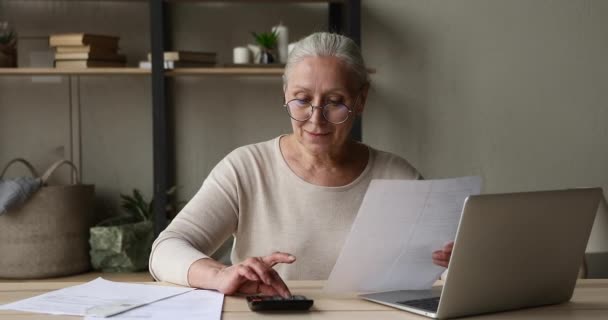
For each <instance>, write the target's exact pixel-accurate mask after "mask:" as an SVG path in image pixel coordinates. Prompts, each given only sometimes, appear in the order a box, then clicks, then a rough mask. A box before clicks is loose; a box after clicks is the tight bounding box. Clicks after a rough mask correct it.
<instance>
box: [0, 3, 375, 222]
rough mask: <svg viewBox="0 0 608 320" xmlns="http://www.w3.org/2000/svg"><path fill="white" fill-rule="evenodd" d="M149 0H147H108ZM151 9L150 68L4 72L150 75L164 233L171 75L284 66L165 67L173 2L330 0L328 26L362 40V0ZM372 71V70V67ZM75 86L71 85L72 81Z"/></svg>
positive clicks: (170, 179) (170, 165) (158, 215)
mask: <svg viewBox="0 0 608 320" xmlns="http://www.w3.org/2000/svg"><path fill="white" fill-rule="evenodd" d="M109 1H142V2H143V1H146V0H109ZM147 2H148V5H149V10H150V17H149V23H150V51H151V55H152V57H151V60H152V68H151V69H140V68H92V69H56V68H0V76H67V77H69V78H70V81H71V78H72V77H75V78H76V79H77V80H78V79H79V77H80V76H132V75H135V76H150V77H151V86H152V88H151V89H152V112H153V119H152V127H153V177H154V178H153V180H154V182H153V183H154V186H153V193H154V195H153V196H154V205H155V206H154V214H155V223H156V225H155V233H156V234H158V233H160V232H161V231H162V230H163V229H164V228H165V227H166V225H167V218H166V214H165V208H166V207H167V204H168V203H169V202H170V199H169V197H168V196H167V194H166V191H167V190H169V189H170V188H171V187H172V186H174V185H175V165H174V161H175V160H174V158H175V150H174V141H173V140H172V136H173V133H172V132H171V126H170V123H169V122H170V116H169V115H170V114H171V110H172V109H171V107H172V104H171V99H170V98H169V97H170V94H171V92H170V90H169V86H168V85H167V82H168V79H170V78H175V77H182V76H187V77H191V76H265V77H280V76H281V75H282V74H283V68H280V67H270V68H268V67H260V68H255V67H246V68H245V67H213V68H181V69H174V70H164V69H163V61H162V60H163V58H162V56H163V52H164V51H167V50H171V49H174V48H173V47H172V41H171V37H170V35H171V32H170V30H171V23H170V21H169V17H168V12H169V6H171V5H172V4H173V3H189V2H235V3H238V2H242V3H273V2H276V3H278V2H280V3H327V6H328V26H329V31H333V32H338V33H342V34H345V35H347V36H349V37H350V38H351V39H353V40H354V41H355V42H357V43H358V44H359V45H361V36H360V35H361V31H360V20H361V19H360V10H361V1H360V0H148V1H147ZM370 72H372V73H373V70H370ZM70 85H71V84H70ZM352 135H353V137H354V138H355V139H358V140H360V139H361V123H360V121H358V122H357V123H355V126H354V128H353V134H352Z"/></svg>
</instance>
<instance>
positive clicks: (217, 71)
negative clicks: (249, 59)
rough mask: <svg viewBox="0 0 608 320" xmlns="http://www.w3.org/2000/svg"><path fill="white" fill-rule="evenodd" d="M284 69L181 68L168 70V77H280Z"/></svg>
mask: <svg viewBox="0 0 608 320" xmlns="http://www.w3.org/2000/svg"><path fill="white" fill-rule="evenodd" d="M282 74H283V68H179V69H173V70H167V71H166V75H168V76H180V75H254V76H264V75H269V76H273V75H275V76H280V75H282Z"/></svg>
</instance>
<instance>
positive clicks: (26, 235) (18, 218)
mask: <svg viewBox="0 0 608 320" xmlns="http://www.w3.org/2000/svg"><path fill="white" fill-rule="evenodd" d="M16 162H21V163H23V164H25V165H26V166H27V167H28V168H29V169H30V171H31V172H32V175H33V176H37V175H36V172H35V170H34V169H33V167H32V166H31V165H30V164H29V163H28V162H27V161H25V160H23V159H15V160H13V161H11V162H9V163H8V164H7V166H6V167H5V168H4V171H3V172H2V174H0V178H1V177H2V176H3V175H4V172H5V171H6V169H8V167H9V166H10V165H11V164H13V163H16ZM64 164H67V165H69V166H70V167H71V168H72V169H73V170H74V173H75V176H76V184H73V185H53V186H47V185H46V181H47V180H48V178H49V177H50V176H51V175H52V174H53V172H55V170H56V169H57V168H58V167H60V166H61V165H64ZM41 180H42V182H43V186H42V187H41V188H40V190H38V191H37V192H36V193H35V194H34V195H32V197H31V198H30V199H28V200H27V202H26V203H25V204H24V205H23V206H21V207H20V208H18V209H11V210H9V211H8V212H6V213H5V214H3V215H1V216H0V278H11V279H33V278H46V277H56V276H65V275H70V274H76V273H81V272H84V271H87V270H89V269H90V260H89V246H88V238H89V227H90V223H89V216H91V212H92V209H93V195H94V186H93V185H83V184H80V182H79V181H80V178H79V175H78V170H77V169H76V167H75V166H74V164H72V163H71V162H69V161H67V160H61V161H58V162H56V163H54V164H53V165H52V166H51V167H50V168H49V169H48V170H47V171H46V172H45V173H44V174H43V175H42V177H41Z"/></svg>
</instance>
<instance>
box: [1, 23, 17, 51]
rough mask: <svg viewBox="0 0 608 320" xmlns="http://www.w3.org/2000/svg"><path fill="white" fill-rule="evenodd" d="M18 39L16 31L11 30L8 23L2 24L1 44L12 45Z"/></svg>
mask: <svg viewBox="0 0 608 320" xmlns="http://www.w3.org/2000/svg"><path fill="white" fill-rule="evenodd" d="M16 38H17V33H15V30H13V29H11V28H10V27H9V26H8V23H7V22H0V44H4V45H8V44H11V43H13V41H15V39H16Z"/></svg>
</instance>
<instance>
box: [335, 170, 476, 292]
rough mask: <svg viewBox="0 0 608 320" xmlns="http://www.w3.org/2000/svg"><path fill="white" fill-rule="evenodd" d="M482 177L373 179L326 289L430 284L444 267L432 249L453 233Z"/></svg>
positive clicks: (410, 287) (364, 289) (413, 287)
mask: <svg viewBox="0 0 608 320" xmlns="http://www.w3.org/2000/svg"><path fill="white" fill-rule="evenodd" d="M480 191H481V178H480V177H462V178H454V179H442V180H372V182H371V183H370V185H369V187H368V189H367V192H366V193H365V197H364V198H363V202H362V203H361V207H360V208H359V213H358V214H357V217H356V218H355V221H354V222H353V226H352V228H351V231H350V234H349V236H348V238H347V239H346V241H345V243H344V246H343V248H342V252H341V253H340V256H339V257H338V260H337V262H336V265H335V266H334V268H333V270H332V272H331V274H330V276H329V279H328V281H327V285H326V286H325V290H327V291H330V292H377V291H392V290H424V289H429V288H431V286H432V285H433V283H434V282H435V281H436V280H437V279H438V278H439V276H440V275H441V273H442V272H443V271H444V270H445V268H443V267H440V266H437V265H435V264H433V260H432V253H433V251H436V250H440V249H441V248H442V247H443V245H444V244H445V243H446V242H448V241H453V240H454V238H455V236H456V230H457V228H458V222H459V221H460V215H461V213H462V208H463V205H464V201H465V199H466V197H468V196H469V195H474V194H479V192H480Z"/></svg>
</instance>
